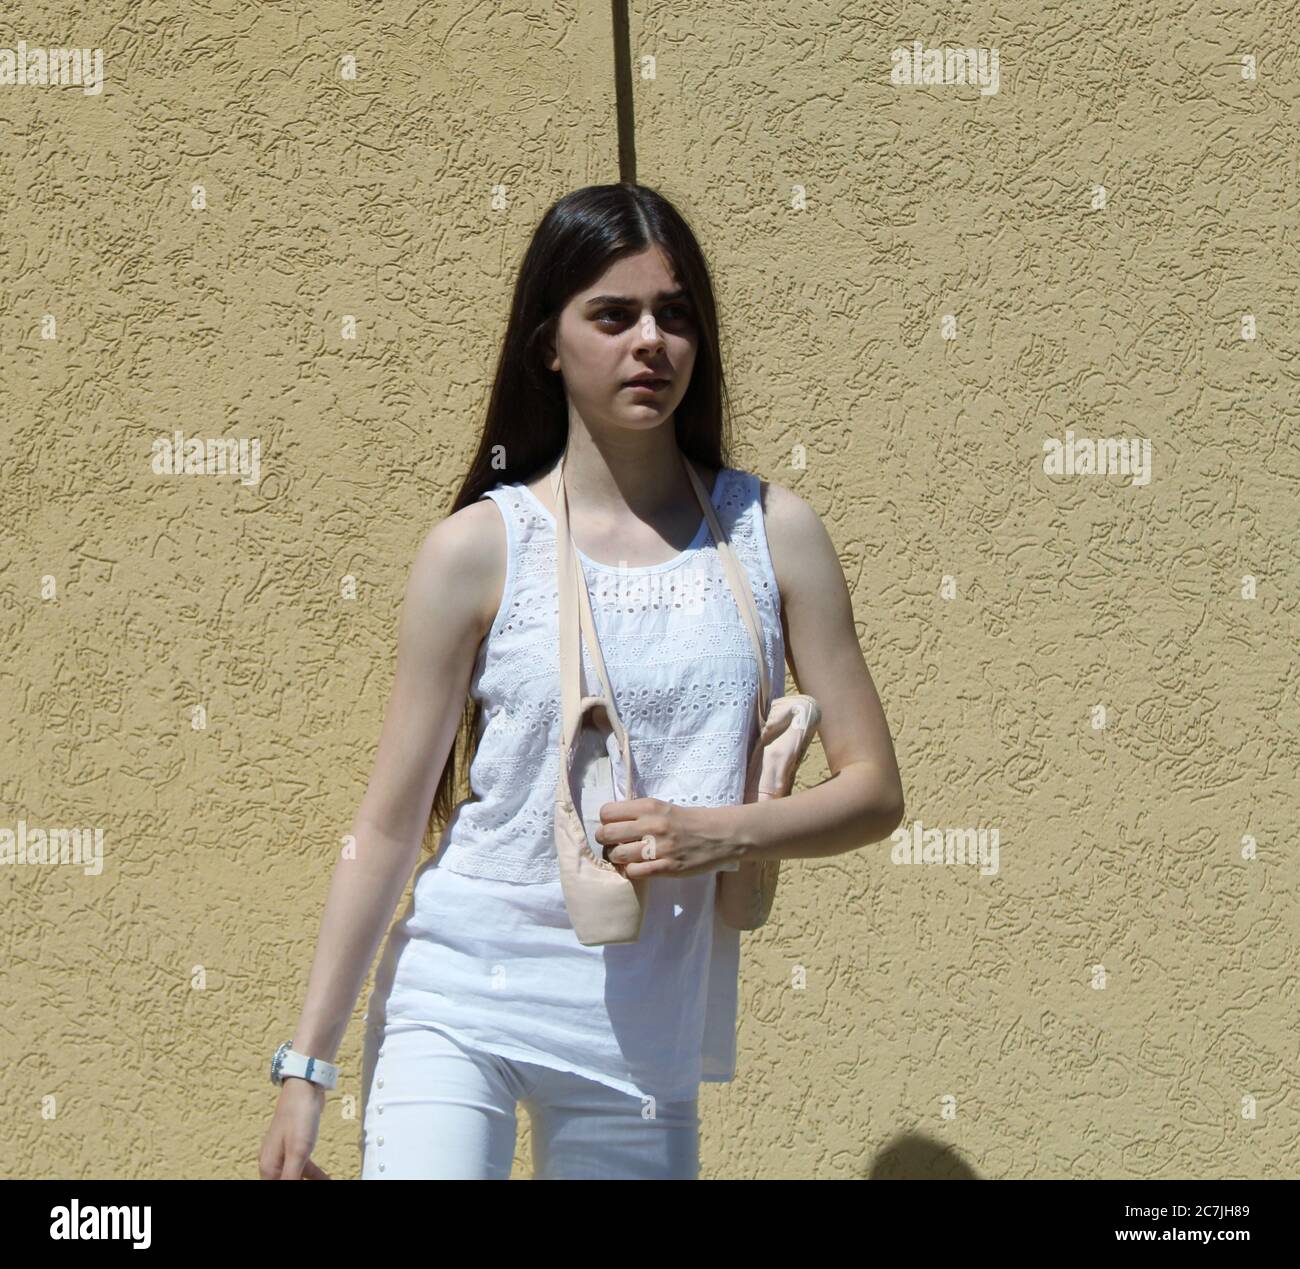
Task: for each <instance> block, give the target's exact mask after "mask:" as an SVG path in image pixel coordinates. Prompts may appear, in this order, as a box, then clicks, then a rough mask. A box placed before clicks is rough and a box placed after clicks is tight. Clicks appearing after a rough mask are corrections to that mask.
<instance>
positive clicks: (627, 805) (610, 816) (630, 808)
mask: <svg viewBox="0 0 1300 1269" xmlns="http://www.w3.org/2000/svg"><path fill="white" fill-rule="evenodd" d="M653 804H654V798H631V799H630V800H628V801H626V802H606V803H604V804H603V805H602V806H601V808H600V819H601V822H602V823H604V824H608V823H611V822H613V821H615V820H634V819H636V817H637V816H638V815H648V814H649V813H650V811H651V810H652V809H653Z"/></svg>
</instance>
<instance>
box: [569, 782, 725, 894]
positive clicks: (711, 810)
mask: <svg viewBox="0 0 1300 1269" xmlns="http://www.w3.org/2000/svg"><path fill="white" fill-rule="evenodd" d="M729 809H730V808H729V807H725V806H678V805H676V804H675V803H673V802H665V801H664V800H663V799H662V798H632V799H631V800H629V801H626V802H606V803H605V804H604V805H603V806H602V807H601V808H600V828H598V829H597V830H596V835H595V836H596V840H597V841H598V842H599V843H600V844H601V845H602V846H604V847H606V850H605V858H606V859H608V860H609V862H610V863H611V864H614V865H615V867H617V868H618V869H619V871H620V872H621V873H622V874H623V875H624V876H625V877H628V878H636V877H654V876H658V875H660V874H663V875H665V876H670V877H694V876H696V875H698V874H700V873H706V872H716V871H717V870H718V868H720V867H721V866H722V865H723V864H729V863H731V862H732V861H733V860H738V859H739V858H740V854H741V851H740V844H739V843H738V842H737V841H736V840H735V838H734V836H733V834H732V832H731V829H730V820H729V817H728V815H727V811H728V810H729Z"/></svg>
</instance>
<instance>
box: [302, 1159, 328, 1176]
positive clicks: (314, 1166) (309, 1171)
mask: <svg viewBox="0 0 1300 1269" xmlns="http://www.w3.org/2000/svg"><path fill="white" fill-rule="evenodd" d="M302 1179H303V1180H304V1181H332V1180H333V1179H334V1178H333V1177H332V1176H330V1174H329V1173H328V1172H326V1171H325V1169H324V1168H322V1167H321V1166H320V1164H319V1163H315V1162H314V1161H313V1160H311V1159H308V1160H307V1163H306V1165H305V1166H304V1168H303V1170H302Z"/></svg>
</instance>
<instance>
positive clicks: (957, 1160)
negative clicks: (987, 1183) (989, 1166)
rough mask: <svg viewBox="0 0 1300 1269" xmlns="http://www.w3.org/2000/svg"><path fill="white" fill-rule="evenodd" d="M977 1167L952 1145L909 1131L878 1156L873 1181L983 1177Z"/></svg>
mask: <svg viewBox="0 0 1300 1269" xmlns="http://www.w3.org/2000/svg"><path fill="white" fill-rule="evenodd" d="M983 1179H984V1178H983V1177H981V1176H980V1174H979V1173H978V1172H976V1171H975V1169H974V1168H972V1167H971V1166H970V1164H969V1163H967V1162H966V1160H965V1159H963V1158H962V1157H961V1155H959V1154H958V1153H957V1152H956V1151H955V1150H954V1149H952V1147H951V1146H948V1145H945V1144H944V1143H943V1142H941V1141H934V1140H932V1139H931V1138H929V1137H923V1136H921V1135H920V1134H919V1133H908V1134H907V1135H906V1136H904V1137H899V1138H898V1140H897V1141H895V1142H893V1143H891V1144H890V1145H888V1146H886V1147H885V1148H884V1149H883V1150H882V1151H881V1152H880V1153H879V1154H878V1155H877V1156H876V1161H875V1163H873V1164H872V1166H871V1171H870V1172H869V1173H868V1174H867V1180H869V1181H982V1180H983Z"/></svg>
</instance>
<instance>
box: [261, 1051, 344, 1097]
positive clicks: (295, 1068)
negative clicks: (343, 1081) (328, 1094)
mask: <svg viewBox="0 0 1300 1269" xmlns="http://www.w3.org/2000/svg"><path fill="white" fill-rule="evenodd" d="M291 1043H292V1041H291V1040H286V1041H285V1042H284V1043H283V1044H282V1045H281V1046H280V1047H279V1048H278V1049H276V1051H275V1056H274V1057H273V1058H272V1059H271V1083H272V1084H283V1083H284V1081H285V1077H286V1076H289V1075H297V1076H299V1077H300V1078H301V1079H305V1080H310V1081H311V1083H313V1084H319V1085H320V1086H321V1087H322V1088H333V1087H334V1085H335V1084H337V1083H338V1081H339V1068H338V1067H337V1066H335V1065H334V1064H333V1063H332V1062H322V1061H321V1060H320V1058H314V1057H307V1055H306V1054H304V1053H295V1052H294V1051H293V1050H292V1049H291V1048H290V1047H289V1046H290V1044H291Z"/></svg>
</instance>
